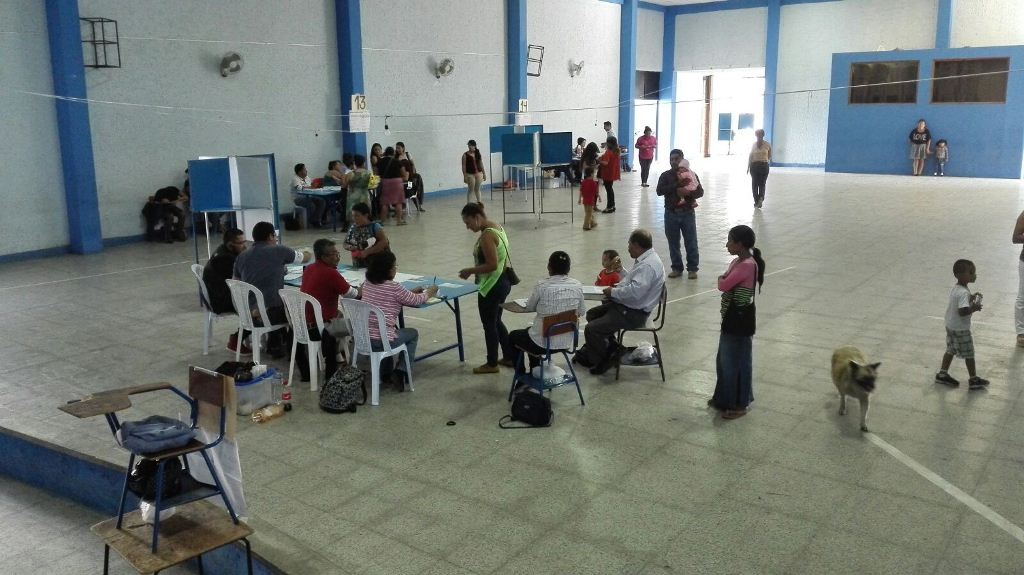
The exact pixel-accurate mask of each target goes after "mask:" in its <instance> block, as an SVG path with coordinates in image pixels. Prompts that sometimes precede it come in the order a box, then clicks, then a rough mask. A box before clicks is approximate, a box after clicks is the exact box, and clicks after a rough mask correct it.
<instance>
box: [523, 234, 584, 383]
mask: <svg viewBox="0 0 1024 575" xmlns="http://www.w3.org/2000/svg"><path fill="white" fill-rule="evenodd" d="M570 265H571V262H570V261H569V254H567V253H565V252H562V251H557V252H553V253H552V254H551V256H550V257H548V277H547V278H545V279H542V280H541V281H539V282H537V285H536V286H535V287H534V288H533V293H532V294H530V298H529V299H528V300H526V305H525V306H519V304H517V303H515V302H508V303H506V304H505V306H504V307H505V309H507V310H509V311H516V312H523V311H535V312H537V315H536V316H534V318H533V324H532V325H531V326H530V327H529V329H515V330H512V331H510V332H509V334H508V340H509V343H511V344H512V345H513V346H515V347H516V348H517V349H521V350H524V351H526V353H527V354H528V357H529V360H530V369H533V368H534V367H536V366H537V365H538V364H539V363H540V359H539V357H540V356H542V355H544V346H545V343H546V342H545V338H544V318H546V317H548V316H552V315H557V314H560V313H562V312H565V311H570V310H576V313H577V317H583V316H584V315H585V314H586V313H587V306H586V303H585V302H584V301H583V284H581V283H580V282H579V281H577V280H575V279H573V278H571V277H569V269H570ZM572 339H573V338H572V334H571V333H563V334H558V335H555V336H552V337H551V349H552V350H561V349H569V348H571V347H572Z"/></svg>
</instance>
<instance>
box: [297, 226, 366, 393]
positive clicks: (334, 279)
mask: <svg viewBox="0 0 1024 575" xmlns="http://www.w3.org/2000/svg"><path fill="white" fill-rule="evenodd" d="M313 256H314V257H315V258H316V261H315V262H314V263H313V264H312V265H310V266H306V268H305V269H304V270H302V286H301V287H300V288H299V290H300V291H302V293H305V294H309V295H310V296H312V297H313V299H315V300H316V301H318V302H320V310H321V313H322V314H323V320H324V331H323V333H321V334H317V333H315V332H316V329H315V326H316V319H315V318H314V317H313V310H312V309H310V308H307V309H306V325H308V326H310V327H313V328H314V329H313V330H312V331H311V332H310V334H309V335H310V337H311V338H312V339H317V338H320V349H321V350H322V351H323V354H324V360H325V362H326V364H327V366H326V370H325V373H324V379H330V378H331V376H332V375H334V372H335V371H337V369H338V340H340V339H341V338H343V337H345V336H347V335H348V333H349V332H348V324H347V323H346V322H345V318H343V317H342V316H341V315H339V314H338V298H339V297H348V298H355V297H358V296H359V292H358V291H356V289H355V288H354V287H352V286H350V285H349V284H348V282H347V281H345V278H343V277H341V274H340V273H338V264H339V263H340V262H341V253H340V252H339V251H338V247H337V245H336V244H335V243H334V242H332V241H331V240H329V239H326V238H321V239H319V240H317V241H315V242H313ZM300 347H304V346H300ZM303 351H304V350H297V351H296V354H297V356H298V364H299V371H300V373H302V381H309V367H310V366H309V360H308V354H306V353H304V352H303Z"/></svg>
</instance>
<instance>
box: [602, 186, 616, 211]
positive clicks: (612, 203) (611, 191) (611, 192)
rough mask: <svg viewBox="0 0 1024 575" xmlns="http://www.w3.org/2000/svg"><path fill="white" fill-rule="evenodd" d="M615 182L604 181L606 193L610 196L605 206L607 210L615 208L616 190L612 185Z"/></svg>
mask: <svg viewBox="0 0 1024 575" xmlns="http://www.w3.org/2000/svg"><path fill="white" fill-rule="evenodd" d="M613 184H615V182H613V181H611V180H604V193H605V194H606V195H607V196H608V202H607V203H606V204H605V209H608V210H610V209H612V208H614V207H615V190H614V189H612V185H613Z"/></svg>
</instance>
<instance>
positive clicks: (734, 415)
mask: <svg viewBox="0 0 1024 575" xmlns="http://www.w3.org/2000/svg"><path fill="white" fill-rule="evenodd" d="M747 411H749V410H747V409H727V410H725V412H724V413H722V419H739V418H741V417H743V416H744V415H746V414H747Z"/></svg>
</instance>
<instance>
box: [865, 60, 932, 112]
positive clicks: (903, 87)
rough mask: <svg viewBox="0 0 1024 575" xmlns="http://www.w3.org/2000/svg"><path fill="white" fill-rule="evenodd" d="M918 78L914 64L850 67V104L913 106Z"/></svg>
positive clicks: (914, 62) (911, 61) (916, 66)
mask: <svg viewBox="0 0 1024 575" xmlns="http://www.w3.org/2000/svg"><path fill="white" fill-rule="evenodd" d="M917 74H918V61H917V60H904V61H897V62H857V63H855V64H851V65H850V103H851V104H914V103H916V102H917V79H918V75H917Z"/></svg>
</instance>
